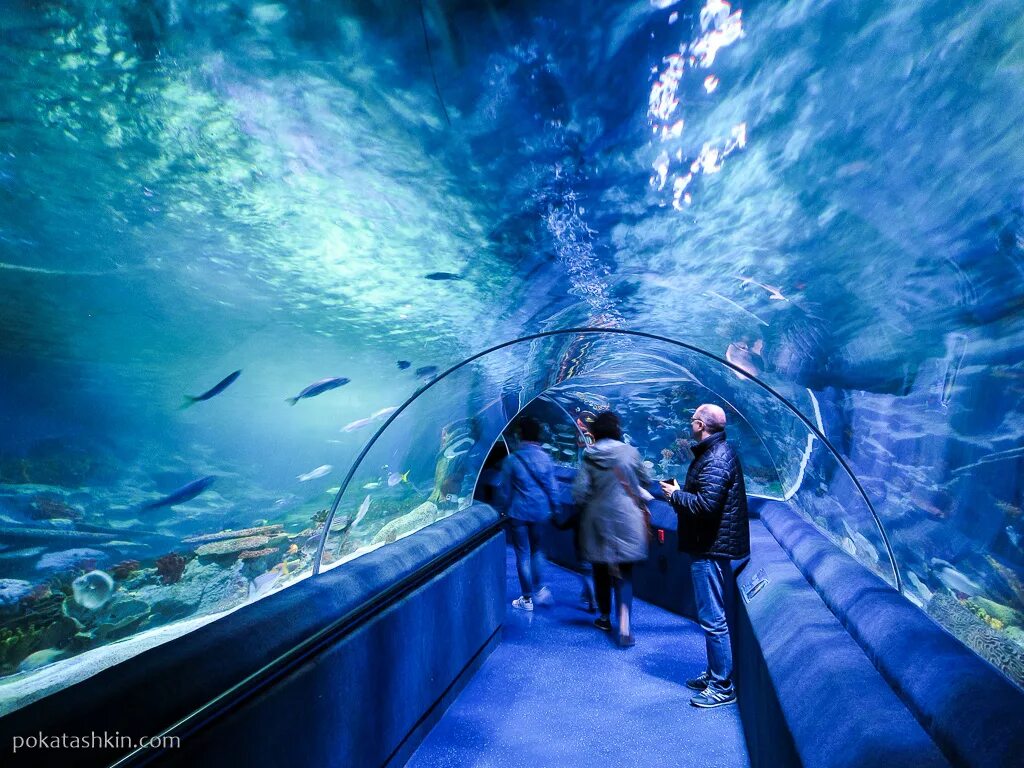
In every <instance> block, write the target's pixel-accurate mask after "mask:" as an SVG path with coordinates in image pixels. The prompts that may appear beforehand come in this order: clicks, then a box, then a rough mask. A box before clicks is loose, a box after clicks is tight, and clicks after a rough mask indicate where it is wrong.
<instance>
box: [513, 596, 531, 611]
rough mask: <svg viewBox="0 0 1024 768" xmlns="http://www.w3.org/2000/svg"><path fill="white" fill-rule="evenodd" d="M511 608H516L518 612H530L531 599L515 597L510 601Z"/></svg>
mask: <svg viewBox="0 0 1024 768" xmlns="http://www.w3.org/2000/svg"><path fill="white" fill-rule="evenodd" d="M512 607H513V608H518V609H519V610H520V611H532V610H533V599H532V598H529V597H517V598H516V599H515V600H513V601H512Z"/></svg>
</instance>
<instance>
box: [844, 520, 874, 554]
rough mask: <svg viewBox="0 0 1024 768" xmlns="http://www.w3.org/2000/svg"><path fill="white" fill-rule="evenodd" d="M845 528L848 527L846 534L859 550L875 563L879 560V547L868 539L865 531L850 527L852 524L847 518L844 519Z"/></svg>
mask: <svg viewBox="0 0 1024 768" xmlns="http://www.w3.org/2000/svg"><path fill="white" fill-rule="evenodd" d="M843 528H845V529H846V535H847V536H848V537H849V538H850V539H851V540H852V541H853V543H854V545H855V546H856V550H857V552H859V553H860V554H861V555H864V556H865V557H867V558H868V559H869V560H871V562H873V563H877V562H879V556H878V548H877V547H875V545H874V544H872V543H871V542H870V541H868V539H867V537H866V536H865V535H864V534H863V533H860V532H858V531H855V530H853V528H851V527H850V524H849V523H847V522H846V521H845V520H843ZM851 554H855V553H851Z"/></svg>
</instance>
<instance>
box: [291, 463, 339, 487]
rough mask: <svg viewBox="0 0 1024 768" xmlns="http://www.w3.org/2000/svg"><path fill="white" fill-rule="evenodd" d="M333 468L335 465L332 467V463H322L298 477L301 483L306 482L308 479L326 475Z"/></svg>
mask: <svg viewBox="0 0 1024 768" xmlns="http://www.w3.org/2000/svg"><path fill="white" fill-rule="evenodd" d="M332 469H334V467H332V466H331V465H330V464H321V465H320V466H319V467H317V468H316V469H313V470H310V471H309V472H306V473H305V474H303V475H299V476H298V478H297V479H298V481H299V482H300V483H305V482H307V481H308V480H316V479H317V478H318V477H323V476H324V475H326V474H327V473H328V472H330V471H331V470H332Z"/></svg>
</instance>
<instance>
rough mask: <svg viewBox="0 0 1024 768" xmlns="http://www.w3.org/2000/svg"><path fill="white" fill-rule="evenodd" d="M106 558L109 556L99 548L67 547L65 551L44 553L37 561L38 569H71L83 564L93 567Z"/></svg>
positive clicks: (80, 566)
mask: <svg viewBox="0 0 1024 768" xmlns="http://www.w3.org/2000/svg"><path fill="white" fill-rule="evenodd" d="M106 559H107V556H106V555H105V554H104V553H103V552H100V551H99V550H98V549H84V548H83V549H65V550H64V551H63V552H48V553H47V554H45V555H43V556H42V557H41V558H39V562H38V563H36V570H39V571H69V570H76V569H79V568H82V567H83V564H85V565H88V566H89V568H90V569H92V568H95V567H96V564H97V563H99V562H102V561H103V560H106Z"/></svg>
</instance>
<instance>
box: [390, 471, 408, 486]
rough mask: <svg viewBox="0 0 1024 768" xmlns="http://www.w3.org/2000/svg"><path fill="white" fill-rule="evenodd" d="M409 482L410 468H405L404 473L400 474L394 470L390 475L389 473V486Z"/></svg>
mask: <svg viewBox="0 0 1024 768" xmlns="http://www.w3.org/2000/svg"><path fill="white" fill-rule="evenodd" d="M408 482H409V470H408V469H407V470H405V472H403V473H402V474H398V473H397V472H392V473H391V474H390V475H388V488H394V487H395V486H396V485H398V484H399V483H408Z"/></svg>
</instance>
